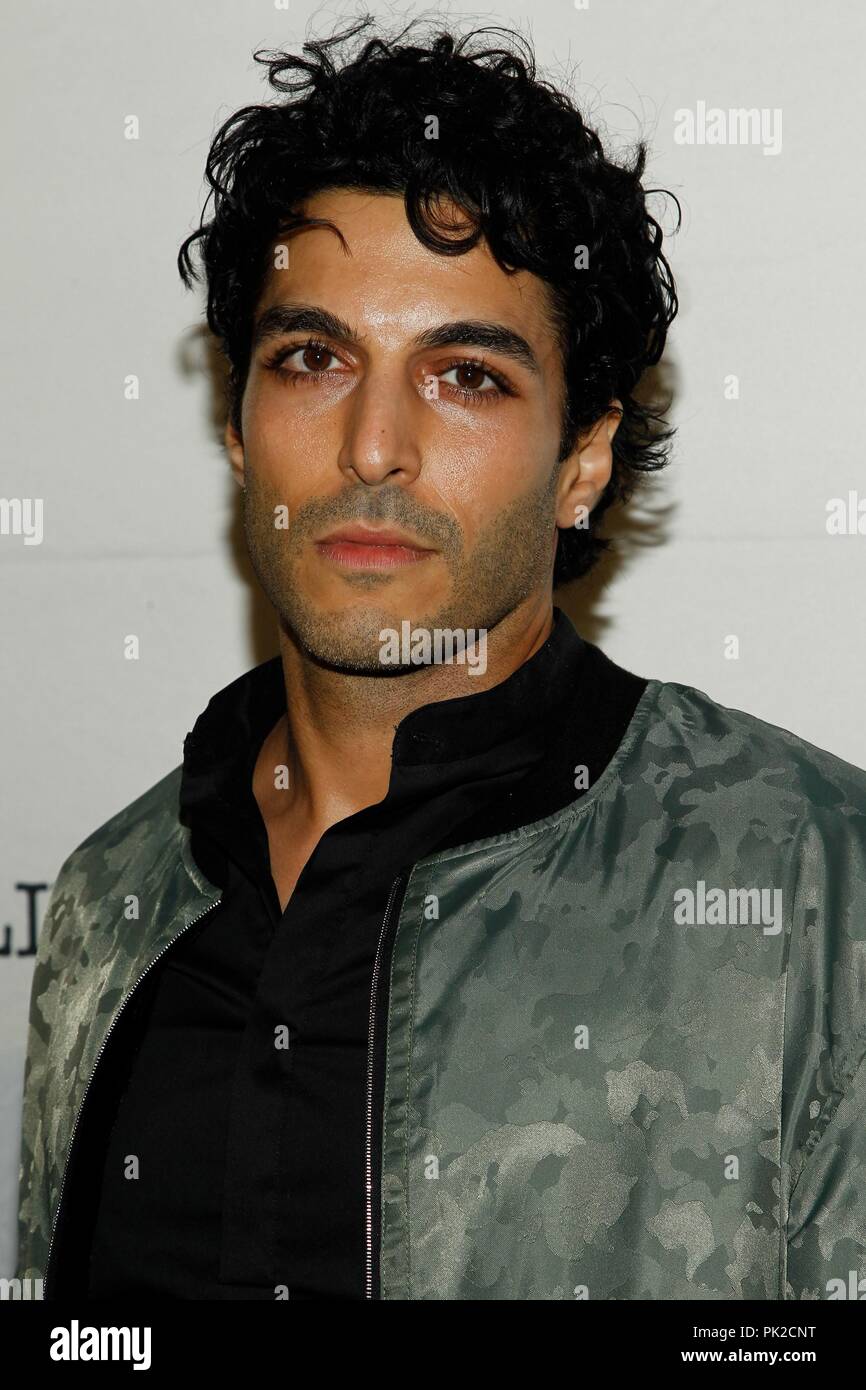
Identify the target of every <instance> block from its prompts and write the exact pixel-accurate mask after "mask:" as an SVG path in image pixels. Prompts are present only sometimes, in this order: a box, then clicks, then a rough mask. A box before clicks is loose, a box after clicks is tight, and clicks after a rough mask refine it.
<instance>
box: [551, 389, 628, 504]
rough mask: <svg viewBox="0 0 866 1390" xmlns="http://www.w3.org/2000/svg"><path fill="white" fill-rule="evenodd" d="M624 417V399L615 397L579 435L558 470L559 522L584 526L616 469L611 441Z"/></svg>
mask: <svg viewBox="0 0 866 1390" xmlns="http://www.w3.org/2000/svg"><path fill="white" fill-rule="evenodd" d="M621 419H622V401H619V400H612V401H611V402H610V405H609V406H608V408H607V410H606V411H605V413H604V414H603V415H601V416H599V418H598V419H597V420H596V422H595V424H593V425H591V426H590V428H589V429H588V430H586V431H584V433H583V434H581V435H579V436H578V438H577V440H576V442H575V446H574V448H573V449H572V451H571V453H570V454H569V455H568V457H567V458H566V459H564V460H563V462H562V465H561V467H560V471H559V482H558V485H557V503H556V524H557V526H559V527H572V526H577V527H578V528H579V529H581V528H585V526H586V520H585V518H586V517H588V515H589V513H590V512H591V511H592V509H593V507H594V506H595V504H596V502H597V501H598V499H599V498H600V497H601V494H602V493H603V492H604V489H605V488H606V487H607V485H608V483H609V482H610V475H611V472H612V471H613V450H612V448H611V443H612V440H613V437H614V435H615V434H616V432H617V429H618V427H619V422H620V420H621Z"/></svg>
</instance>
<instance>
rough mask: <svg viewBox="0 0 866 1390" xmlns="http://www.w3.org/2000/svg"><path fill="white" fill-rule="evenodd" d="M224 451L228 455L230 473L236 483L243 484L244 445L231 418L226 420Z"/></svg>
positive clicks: (241, 485)
mask: <svg viewBox="0 0 866 1390" xmlns="http://www.w3.org/2000/svg"><path fill="white" fill-rule="evenodd" d="M225 445H226V453H227V454H228V456H229V463H230V464H231V469H232V474H233V475H234V480H235V482H236V483H238V484H239V485H240V487H243V485H244V445H243V440H242V439H241V437H240V435H239V434H238V432H237V430H236V429H235V427H234V425H233V424H232V422H231V420H227V421H226V430H225Z"/></svg>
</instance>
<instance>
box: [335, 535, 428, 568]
mask: <svg viewBox="0 0 866 1390" xmlns="http://www.w3.org/2000/svg"><path fill="white" fill-rule="evenodd" d="M315 545H316V550H317V551H318V552H319V554H320V555H321V556H323V558H325V559H327V560H330V561H332V562H333V563H334V564H337V565H340V566H342V567H343V568H349V569H396V568H397V567H398V566H401V565H412V564H417V563H418V561H419V560H424V559H426V558H427V556H428V555H433V554H434V553H435V552H434V551H433V550H431V549H429V548H428V547H426V546H420V545H417V544H416V542H415V541H414V540H413V539H412V537H411V536H407V535H406V534H405V533H404V532H402V531H394V530H389V529H388V528H385V527H383V528H382V529H381V530H378V529H373V528H372V527H368V526H341V527H340V529H339V530H337V531H332V532H331V534H330V535H329V536H325V537H324V538H323V539H322V540H320V541H316V542H315Z"/></svg>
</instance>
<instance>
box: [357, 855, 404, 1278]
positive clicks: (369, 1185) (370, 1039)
mask: <svg viewBox="0 0 866 1390" xmlns="http://www.w3.org/2000/svg"><path fill="white" fill-rule="evenodd" d="M403 878H404V874H403V873H401V874H399V875H398V876H397V878H395V880H394V882H393V883H392V884H391V891H390V893H389V894H388V904H387V906H386V908H385V916H384V917H383V918H382V927H381V930H380V932H379V940H378V942H377V943H376V956H375V959H374V961H373V979H372V983H371V986H370V1022H369V1025H368V1029H367V1142H366V1149H365V1167H364V1186H365V1197H366V1268H365V1297H366V1298H372V1297H373V1049H374V1042H375V1036H376V994H377V991H378V988H379V971H380V968H381V964H382V947H383V946H384V944H385V936H386V933H387V930H388V922H389V919H390V917H391V909H392V907H393V906H394V899H395V897H396V895H397V889H398V888H399V886H400V884H401V882H402V880H403Z"/></svg>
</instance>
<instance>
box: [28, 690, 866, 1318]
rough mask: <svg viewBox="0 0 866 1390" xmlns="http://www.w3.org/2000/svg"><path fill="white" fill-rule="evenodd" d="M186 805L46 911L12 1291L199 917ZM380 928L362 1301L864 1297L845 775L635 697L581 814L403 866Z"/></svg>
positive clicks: (865, 965) (71, 876)
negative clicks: (93, 1082) (161, 964)
mask: <svg viewBox="0 0 866 1390" xmlns="http://www.w3.org/2000/svg"><path fill="white" fill-rule="evenodd" d="M179 778H180V769H179V768H178V769H176V770H175V771H174V772H172V773H170V774H169V775H168V776H167V777H165V778H164V779H163V780H162V781H161V782H159V783H158V784H157V785H156V786H154V787H153V788H151V790H150V791H148V792H147V793H146V794H145V795H144V796H142V797H141V798H139V799H138V800H137V801H136V802H134V803H133V804H132V805H130V806H128V807H127V808H126V809H125V810H124V811H122V812H121V813H120V814H119V815H117V816H115V817H113V818H112V819H111V820H109V821H108V822H107V824H105V825H104V826H102V828H101V829H99V830H97V831H96V832H95V833H94V834H92V835H91V836H90V837H89V838H88V839H87V840H85V841H84V843H83V844H82V845H80V846H79V848H78V849H76V850H75V851H74V852H73V853H72V854H71V855H70V857H69V858H68V859H67V860H66V862H65V863H64V864H63V866H62V869H61V871H60V874H59V876H58V879H57V882H56V884H55V886H54V889H53V892H52V895H51V899H50V902H49V906H48V910H47V915H46V919H45V922H44V925H43V928H42V932H41V936H40V940H39V947H38V954H37V959H36V968H35V975H34V981H33V993H32V1003H31V1014H30V1032H29V1047H28V1055H27V1064H26V1078H25V1096H24V1115H23V1143H22V1160H21V1172H20V1180H21V1187H20V1251H19V1267H18V1275H19V1277H20V1278H22V1279H23V1278H37V1279H38V1278H42V1277H43V1275H44V1274H45V1271H46V1266H47V1264H48V1257H49V1245H50V1241H51V1233H52V1227H53V1225H54V1224H55V1222H56V1219H57V1213H58V1204H59V1202H60V1198H61V1189H62V1185H63V1178H64V1171H65V1168H66V1165H67V1162H68V1154H69V1151H70V1148H71V1140H72V1136H73V1131H74V1128H75V1124H76V1116H77V1115H78V1113H79V1110H80V1107H81V1105H82V1099H83V1097H84V1095H85V1092H86V1090H87V1087H88V1084H89V1079H90V1077H91V1074H92V1073H93V1071H94V1068H95V1066H96V1064H97V1060H98V1057H99V1054H100V1052H101V1049H102V1048H103V1045H104V1044H105V1041H106V1037H107V1034H108V1032H109V1031H110V1029H111V1027H112V1025H113V1023H114V1020H115V1019H116V1017H117V1015H118V1012H119V1011H120V1010H121V1009H122V1007H123V1006H124V1004H125V1001H126V999H127V998H128V997H129V994H130V991H131V990H132V989H133V987H134V985H135V984H136V982H137V981H138V980H139V979H140V977H141V975H142V973H143V972H146V971H147V969H148V968H149V967H150V965H151V963H152V962H154V961H155V960H156V958H157V957H158V956H159V955H160V953H162V952H163V951H164V950H165V949H166V948H167V947H168V946H169V944H170V943H171V942H172V941H173V940H174V939H175V938H176V937H177V936H178V934H179V933H181V932H183V931H184V930H185V929H186V928H187V927H188V926H189V925H190V924H191V923H192V922H193V921H194V920H196V919H197V918H199V917H200V916H201V914H202V913H203V912H206V911H207V910H208V909H209V908H210V907H211V906H213V905H214V903H215V902H216V901H217V900H218V892H217V890H216V889H215V888H214V887H213V885H211V884H210V883H209V882H208V881H207V879H205V878H204V877H203V875H202V873H201V871H200V870H199V868H198V866H197V865H196V863H195V861H194V860H193V859H192V856H191V854H190V850H189V844H188V840H187V831H186V830H185V829H184V828H183V826H182V825H181V824H180V823H179V821H178V816H177V800H178V785H179ZM129 893H135V894H137V896H138V898H139V901H140V917H139V920H138V921H130V920H128V919H127V916H125V914H124V902H125V898H126V895H127V894H129ZM396 906H397V911H396V914H395V923H396V926H395V936H394V947H393V952H392V956H391V961H390V976H389V979H388V992H387V996H386V999H387V1008H386V1009H383V1011H382V1012H383V1015H384V1017H383V1018H382V1019H381V1021H380V1025H379V1026H381V1027H384V1028H385V1030H386V1039H387V1050H386V1059H387V1060H386V1062H385V1080H384V1101H383V1109H382V1113H381V1115H378V1116H377V1121H378V1123H379V1124H380V1125H381V1136H382V1172H381V1176H380V1182H379V1184H378V1186H377V1190H376V1200H377V1202H380V1203H381V1223H380V1225H381V1236H380V1242H379V1245H378V1251H379V1269H380V1287H379V1289H378V1290H377V1292H379V1293H380V1296H381V1297H382V1298H384V1299H573V1298H589V1299H618V1300H622V1299H688V1298H697V1299H826V1298H852V1297H853V1298H857V1297H860V1298H863V1297H866V1061H864V1055H866V772H863V771H861V770H860V769H858V768H856V767H854V766H852V765H850V764H848V763H846V762H843V761H842V760H841V759H839V758H837V757H835V756H833V755H832V754H830V753H828V752H825V751H822V750H821V749H818V748H816V747H814V746H813V745H811V744H809V743H806V742H805V741H803V740H802V739H799V738H798V737H796V736H795V735H794V734H792V733H789V732H788V731H786V730H784V729H780V728H777V727H775V726H773V725H771V724H768V723H765V722H764V721H762V720H759V719H757V718H755V717H754V716H751V715H749V714H746V713H743V712H741V711H738V710H734V709H728V708H726V707H724V706H722V705H720V704H718V703H717V702H715V701H714V700H712V699H711V698H710V697H709V696H707V695H705V694H704V693H703V692H701V691H699V690H697V689H695V688H694V687H691V686H686V685H680V684H676V683H673V682H663V681H658V680H651V681H650V682H649V684H648V685H647V688H646V690H645V692H644V694H643V696H642V698H641V700H640V703H639V704H638V706H637V709H636V710H635V713H634V715H633V717H632V720H631V723H630V725H629V727H628V730H627V733H626V735H625V738H624V739H623V741H622V743H621V744H620V746H619V749H618V750H617V752H616V754H615V755H614V757H613V759H612V761H611V762H610V763H609V764H608V766H607V768H606V769H605V771H604V773H603V775H602V776H601V777H600V778H599V779H598V780H597V782H596V783H595V784H594V785H593V786H592V787H591V788H590V789H589V790H588V791H587V792H586V793H585V795H583V796H582V797H580V798H579V799H577V800H575V801H574V802H573V803H572V804H571V805H569V806H567V807H566V808H565V809H564V810H562V811H560V812H558V813H557V814H555V815H552V816H550V817H548V818H547V819H545V820H542V821H537V822H535V823H533V824H528V825H525V826H523V827H521V828H520V829H518V830H516V831H513V832H510V833H507V834H503V835H500V836H496V837H494V838H491V839H486V840H479V841H476V842H474V843H469V844H465V845H462V846H460V847H458V848H455V849H448V850H446V851H444V852H441V853H437V854H435V855H432V856H430V857H429V858H427V859H423V860H420V861H418V862H417V863H415V864H414V866H413V867H412V869H411V873H410V874H409V875H408V876H407V883H406V885H405V891H404V893H403V896H402V901H400V899H399V897H398V898H397V903H396ZM49 1283H50V1277H49ZM46 1294H47V1296H50V1291H49V1290H48V1288H46Z"/></svg>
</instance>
